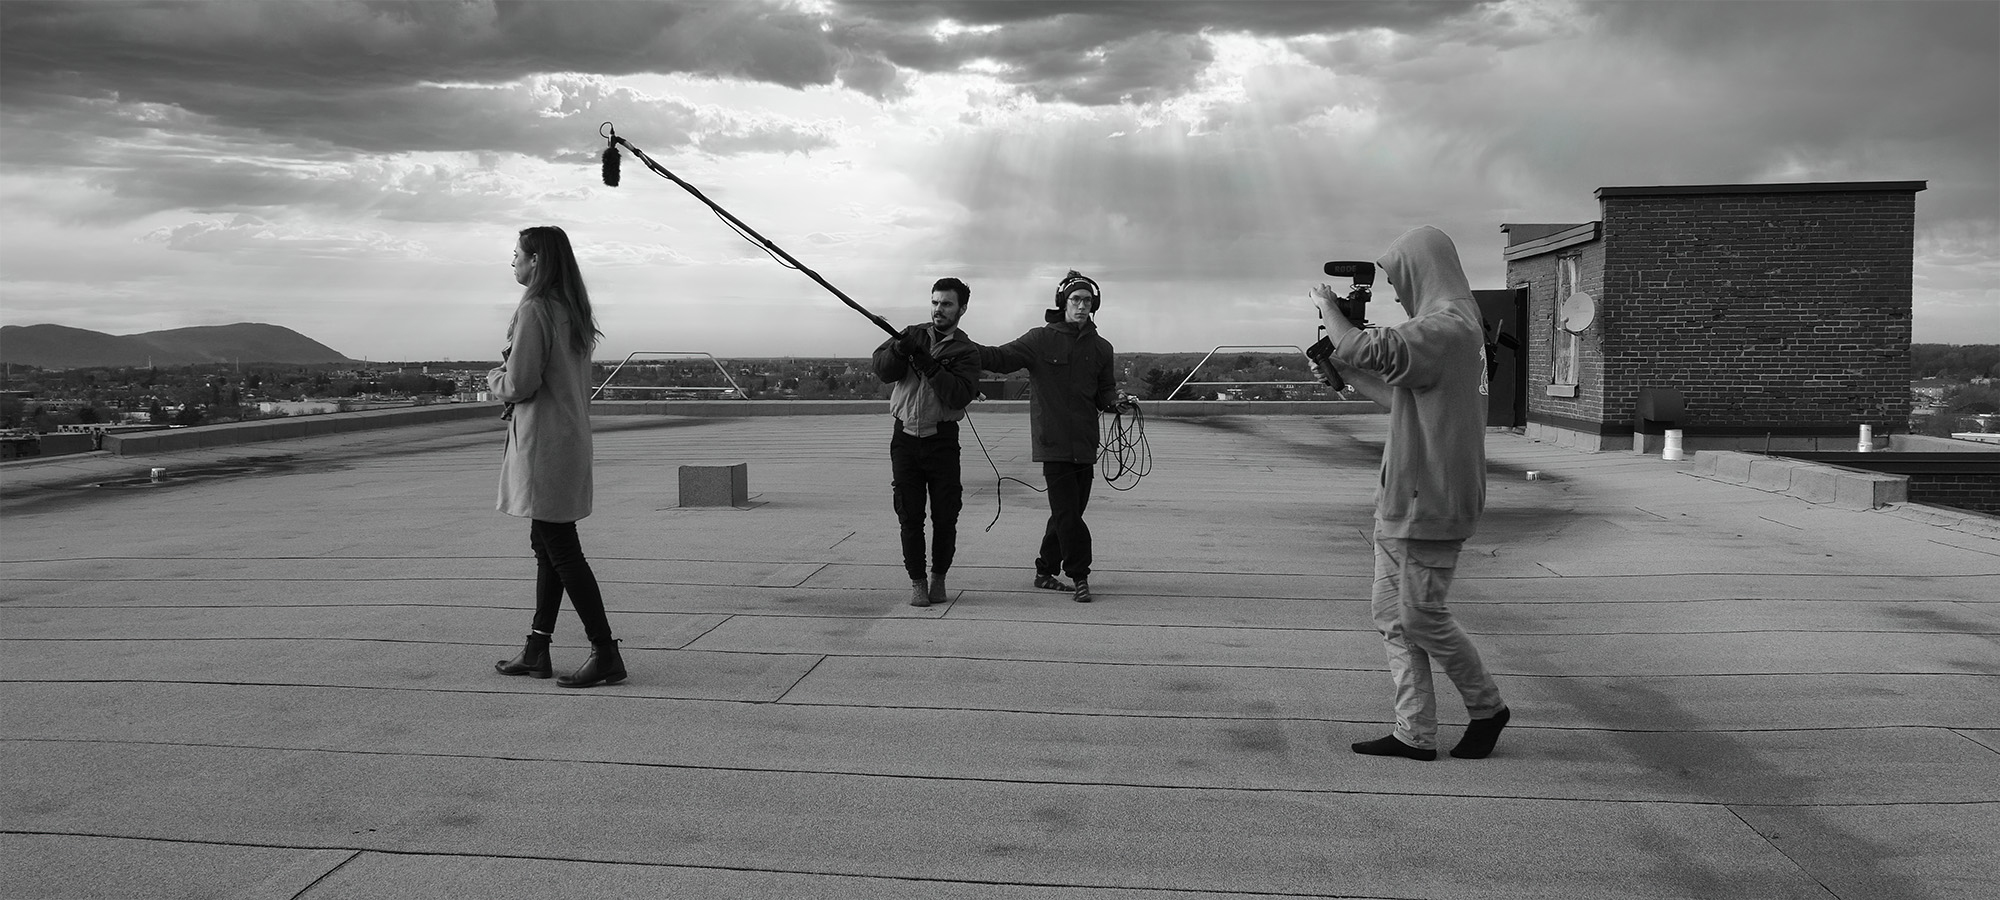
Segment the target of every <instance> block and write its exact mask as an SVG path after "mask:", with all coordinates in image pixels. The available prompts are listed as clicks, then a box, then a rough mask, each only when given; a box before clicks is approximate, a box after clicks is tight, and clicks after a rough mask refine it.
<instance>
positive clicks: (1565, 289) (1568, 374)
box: [1549, 256, 1578, 384]
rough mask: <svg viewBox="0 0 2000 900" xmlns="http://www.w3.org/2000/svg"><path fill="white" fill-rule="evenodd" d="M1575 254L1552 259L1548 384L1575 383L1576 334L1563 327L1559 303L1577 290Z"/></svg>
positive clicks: (1561, 305) (1576, 259)
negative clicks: (1553, 297)
mask: <svg viewBox="0 0 2000 900" xmlns="http://www.w3.org/2000/svg"><path fill="white" fill-rule="evenodd" d="M1577 268H1578V257H1575V256H1565V257H1562V258H1560V259H1558V260H1556V302H1555V303H1553V304H1551V305H1550V307H1549V334H1550V341H1549V347H1550V348H1552V351H1553V352H1552V357H1553V360H1552V361H1553V362H1554V371H1553V374H1552V375H1551V376H1550V378H1549V382H1550V383H1552V384H1576V370H1577V365H1576V360H1577V336H1576V335H1574V334H1571V333H1569V332H1567V331H1564V330H1563V327H1562V321H1563V320H1562V307H1563V303H1564V301H1567V300H1568V299H1569V295H1571V294H1574V293H1576V291H1577Z"/></svg>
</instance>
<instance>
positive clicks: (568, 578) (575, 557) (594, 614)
mask: <svg viewBox="0 0 2000 900" xmlns="http://www.w3.org/2000/svg"><path fill="white" fill-rule="evenodd" d="M530 522H531V524H530V525H529V526H528V546H530V547H533V548H534V549H535V630H536V631H539V632H542V633H544V634H550V633H554V631H555V630H556V614H557V613H558V612H561V611H562V598H563V593H564V592H565V591H567V592H568V593H569V603H570V605H571V606H574V607H576V617H577V618H578V619H580V620H582V622H583V635H584V637H586V638H589V639H590V642H591V643H592V644H608V643H611V621H610V620H609V619H607V618H605V616H604V594H603V593H601V592H599V591H598V589H597V575H596V574H595V573H593V572H592V571H590V560H587V559H584V558H583V544H582V543H580V542H579V541H578V540H577V538H576V523H575V522H544V521H542V520H540V519H532V520H530Z"/></svg>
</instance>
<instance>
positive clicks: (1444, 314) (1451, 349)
mask: <svg viewBox="0 0 2000 900" xmlns="http://www.w3.org/2000/svg"><path fill="white" fill-rule="evenodd" d="M1376 266H1377V267H1378V268H1380V269H1381V271H1382V274H1383V278H1384V279H1385V280H1387V281H1388V282H1389V283H1390V284H1392V285H1395V287H1396V301H1397V302H1398V303H1400V304H1401V305H1402V307H1403V310H1404V311H1405V312H1407V313H1409V315H1410V319H1409V321H1407V322H1403V323H1400V324H1397V325H1392V326H1388V327H1383V328H1369V329H1361V328H1357V327H1355V325H1354V323H1352V322H1350V321H1349V320H1348V319H1347V317H1346V316H1344V315H1342V314H1341V312H1340V309H1339V306H1338V305H1337V304H1336V303H1335V301H1334V296H1333V289H1332V288H1331V287H1328V286H1326V285H1321V286H1320V287H1319V288H1317V289H1315V290H1314V291H1313V299H1314V301H1315V303H1316V304H1317V305H1318V306H1319V308H1320V315H1321V317H1322V318H1323V319H1324V320H1325V322H1326V324H1327V328H1328V332H1329V335H1328V336H1329V337H1330V338H1331V339H1332V341H1333V344H1334V350H1333V355H1332V359H1331V362H1332V364H1333V366H1334V368H1335V370H1336V371H1338V372H1339V373H1340V374H1341V375H1342V376H1343V377H1345V378H1346V379H1347V380H1348V382H1349V383H1351V384H1353V385H1354V386H1355V387H1356V388H1357V389H1359V390H1360V391H1361V393H1362V394H1364V395H1366V396H1367V397H1368V398H1369V399H1371V400H1374V401H1375V402H1377V403H1380V404H1382V405H1383V406H1386V407H1388V408H1389V439H1388V441H1387V443H1386V444H1384V446H1383V448H1382V482H1381V488H1380V492H1379V494H1378V495H1377V497H1376V501H1375V589H1374V596H1373V599H1372V603H1371V607H1372V611H1373V614H1374V619H1375V627H1376V629H1377V630H1379V631H1380V632H1381V633H1382V641H1383V643H1384V645H1385V646H1386V647H1387V650H1388V655H1389V674H1390V676H1391V677H1392V678H1393V679H1394V681H1395V684H1396V728H1395V731H1394V732H1393V733H1391V734H1389V735H1388V736H1386V737H1382V738H1378V739H1376V740H1372V741H1361V742H1359V743H1356V744H1354V745H1353V749H1354V752H1356V753H1361V754H1365V755H1369V756H1399V757H1405V758H1408V759H1415V760H1423V761H1430V760H1434V759H1437V696H1436V694H1435V693H1434V692H1433V691H1432V688H1431V661H1432V660H1436V661H1437V662H1438V664H1439V665H1440V666H1442V667H1443V669H1444V671H1445V674H1446V675H1447V676H1448V677H1450V678H1451V681H1452V684H1453V685H1455V686H1457V688H1458V692H1459V695H1460V696H1461V697H1462V699H1464V701H1465V708H1466V711H1467V713H1469V714H1470V715H1471V717H1472V722H1471V724H1470V725H1468V726H1467V727H1466V730H1465V735H1464V737H1463V738H1461V739H1460V740H1459V742H1458V745H1457V746H1455V747H1453V748H1452V751H1451V755H1452V756H1456V757H1460V758H1463V759H1482V758H1484V757H1485V756H1486V755H1487V754H1489V753H1491V752H1493V746H1494V744H1495V743H1496V742H1498V741H1499V739H1500V730H1501V729H1503V728H1505V727H1506V726H1507V721H1508V720H1509V719H1510V718H1512V712H1511V711H1509V710H1508V708H1507V704H1506V703H1505V702H1504V701H1502V700H1501V699H1500V688H1499V686H1498V685H1496V684H1495V683H1494V681H1493V676H1492V675H1490V674H1488V673H1487V671H1486V666H1485V664H1484V663H1483V662H1481V661H1480V658H1479V650H1478V649H1477V648H1475V647H1473V645H1472V639H1471V638H1470V637H1468V636H1467V635H1466V634H1465V632H1464V631H1463V630H1462V629H1460V628H1459V626H1458V622H1457V621H1456V620H1455V619H1453V618H1452V615H1451V610H1450V609H1449V608H1448V607H1447V606H1446V605H1445V593H1446V591H1447V590H1448V589H1449V588H1450V587H1451V581H1452V575H1453V573H1454V571H1455V570H1456V567H1457V565H1458V553H1459V550H1460V548H1462V547H1463V546H1464V545H1465V539H1466V538H1468V537H1471V536H1472V533H1473V530H1474V528H1475V527H1476V526H1477V525H1478V523H1479V514H1480V512H1481V511H1482V510H1483V509H1484V508H1485V505H1486V391H1487V385H1486V344H1485V331H1484V328H1483V327H1482V326H1481V324H1480V319H1479V307H1478V305H1477V304H1476V303H1475V302H1474V301H1473V298H1472V289H1471V287H1470V285H1469V284H1468V283H1467V281H1466V278H1465V270H1464V268H1463V267H1462V266H1461V265H1460V264H1459V259H1458V248H1457V247H1455V246H1454V245H1453V244H1452V242H1451V238H1450V237H1448V236H1446V235H1445V233H1444V232H1442V231H1439V230H1438V229H1436V228H1432V227H1430V226H1428V225H1425V226H1422V227H1420V228H1417V229H1415V230H1412V231H1410V232H1408V233H1407V234H1404V235H1403V236H1402V237H1399V238H1397V239H1396V241H1395V243H1393V244H1390V245H1389V250H1388V252H1387V253H1385V254H1383V256H1382V258H1381V259H1380V260H1378V261H1377V262H1376Z"/></svg>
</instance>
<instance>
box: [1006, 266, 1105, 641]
mask: <svg viewBox="0 0 2000 900" xmlns="http://www.w3.org/2000/svg"><path fill="white" fill-rule="evenodd" d="M1102 302H1103V295H1102V294H1101V293H1100V292H1099V291H1098V288H1097V282H1095V281H1092V280H1090V279H1089V278H1085V277H1084V276H1082V275H1079V274H1077V272H1076V270H1074V269H1072V270H1070V273H1069V274H1068V275H1065V276H1063V279H1062V281H1061V282H1059V283H1058V284H1057V285H1056V308H1055V309H1052V310H1049V311H1047V312H1046V313H1045V314H1044V318H1046V319H1047V320H1048V324H1046V325H1043V326H1042V327H1040V328H1034V329H1031V330H1029V331H1028V332H1027V333H1026V334H1023V335H1021V336H1020V337H1018V338H1015V339H1014V340H1013V342H1012V343H1008V344H1005V345H1003V346H999V347H981V348H980V349H979V366H980V368H983V369H986V370H987V371H991V372H1002V373H1005V372H1018V371H1020V370H1022V369H1027V370H1028V386H1029V392H1030V393H1029V395H1028V431H1029V433H1030V435H1031V436H1032V440H1033V441H1034V444H1035V451H1034V460H1035V461H1036V462H1039V463H1041V464H1042V478H1043V480H1044V481H1045V482H1046V483H1047V484H1048V493H1049V524H1048V528H1047V529H1046V530H1045V531H1044V532H1043V534H1042V548H1041V554H1040V555H1039V556H1037V557H1036V558H1035V586H1036V587H1038V588H1046V589H1048V590H1053V591H1069V592H1070V593H1071V595H1072V596H1073V597H1074V598H1075V600H1076V602H1078V603H1089V602H1090V599H1091V597H1090V526H1088V525H1085V524H1084V522H1083V510H1084V507H1085V506H1088V505H1089V504H1090V483H1091V481H1092V474H1093V472H1094V470H1095V469H1096V466H1097V436H1098V429H1097V414H1098V413H1099V412H1111V411H1113V410H1115V409H1117V408H1118V407H1119V405H1120V404H1123V403H1127V402H1129V401H1128V400H1126V398H1125V397H1124V396H1123V395H1122V394H1120V392H1119V391H1118V386H1117V381H1116V380H1115V379H1114V378H1113V376H1112V365H1111V362H1112V359H1111V344H1110V342H1108V341H1106V340H1105V339H1104V338H1102V337H1099V336H1098V334H1097V325H1096V323H1095V321H1094V316H1095V314H1096V312H1097V307H1098V305H1099V304H1100V303H1102ZM1058 574H1061V575H1067V576H1069V578H1070V581H1071V582H1073V583H1072V584H1064V583H1062V582H1061V581H1059V580H1057V578H1056V576H1057V575H1058Z"/></svg>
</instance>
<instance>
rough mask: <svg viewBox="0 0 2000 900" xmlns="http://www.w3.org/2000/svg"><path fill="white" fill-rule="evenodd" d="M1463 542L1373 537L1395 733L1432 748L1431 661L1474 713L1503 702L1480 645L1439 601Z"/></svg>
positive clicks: (1376, 606) (1493, 710)
mask: <svg viewBox="0 0 2000 900" xmlns="http://www.w3.org/2000/svg"><path fill="white" fill-rule="evenodd" d="M1464 545H1465V541H1463V540H1456V541H1419V540H1409V539H1405V538H1389V537H1382V536H1380V535H1377V536H1376V537H1375V596H1374V603H1373V610H1374V614H1375V628H1376V630H1378V631H1380V632H1382V643H1383V644H1384V645H1386V646H1387V648H1388V651H1389V675H1390V677H1391V678H1393V679H1395V681H1396V739H1397V740H1399V741H1402V742H1403V743H1405V744H1409V745H1410V746H1412V747H1421V748H1424V749H1427V750H1431V749H1436V748H1437V694H1436V693H1435V692H1433V691H1432V689H1431V660H1433V659H1435V660H1437V662H1438V665H1439V666H1441V667H1442V668H1443V669H1444V674H1445V676H1446V677H1447V678H1450V679H1451V683H1452V684H1454V685H1456V686H1457V687H1458V693H1459V696H1461V697H1463V698H1464V699H1465V709H1466V712H1468V713H1470V714H1471V716H1472V717H1473V718H1475V719H1484V718H1486V717H1488V716H1492V715H1497V714H1498V713H1499V712H1500V710H1501V708H1502V707H1504V706H1506V704H1505V703H1503V702H1501V700H1500V686H1499V685H1496V684H1494V683H1493V676H1491V675H1488V674H1487V673H1486V665H1485V663H1482V662H1480V660H1479V650H1478V649H1477V648H1475V647H1473V646H1472V639H1471V638H1469V637H1467V636H1466V634H1465V632H1464V631H1463V630H1461V629H1460V628H1459V627H1458V622H1457V621H1456V620H1454V619H1453V618H1452V617H1451V609H1450V608H1448V607H1446V606H1445V602H1444V597H1445V592H1446V591H1448V590H1450V588H1451V579H1452V575H1453V574H1455V573H1456V572H1457V570H1458V551H1459V549H1460V548H1461V547H1463V546H1464Z"/></svg>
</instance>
